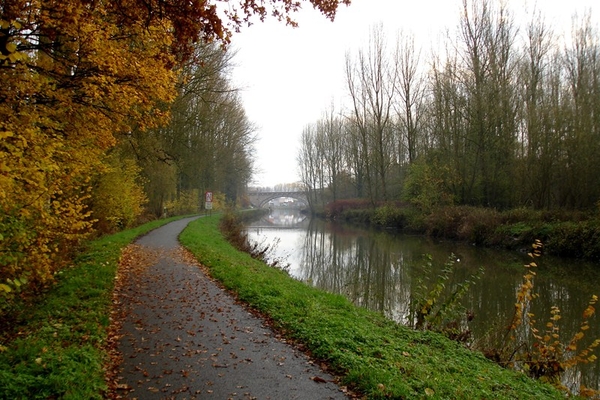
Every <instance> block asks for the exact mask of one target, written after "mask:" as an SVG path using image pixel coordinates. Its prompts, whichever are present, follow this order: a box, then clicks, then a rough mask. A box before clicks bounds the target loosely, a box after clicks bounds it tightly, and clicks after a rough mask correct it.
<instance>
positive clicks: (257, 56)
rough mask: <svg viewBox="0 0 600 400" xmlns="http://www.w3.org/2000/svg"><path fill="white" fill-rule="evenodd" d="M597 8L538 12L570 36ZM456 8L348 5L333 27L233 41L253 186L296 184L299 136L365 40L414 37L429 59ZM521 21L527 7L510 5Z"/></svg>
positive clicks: (257, 28) (318, 20) (577, 4)
mask: <svg viewBox="0 0 600 400" xmlns="http://www.w3.org/2000/svg"><path fill="white" fill-rule="evenodd" d="M597 2H598V0H539V1H538V8H539V9H541V10H542V12H543V13H544V15H545V16H546V20H547V22H548V23H549V24H550V25H551V26H553V27H554V28H555V29H557V30H563V29H566V30H567V31H569V30H570V26H571V18H572V16H573V15H574V14H575V13H577V14H578V15H580V16H581V15H583V13H584V11H585V10H586V9H592V16H593V20H594V21H595V24H598V15H597V14H598V13H600V11H599V10H598V6H597V5H595V4H594V3H597ZM461 4H462V0H419V1H414V0H410V1H409V0H352V5H351V6H349V7H341V8H340V10H339V11H338V15H337V17H336V19H335V21H334V22H330V21H329V20H327V19H326V18H325V17H323V16H322V15H320V14H319V13H318V12H317V11H315V10H313V9H306V10H303V11H302V12H301V13H300V14H298V15H297V18H296V20H297V21H298V23H299V24H300V26H299V27H298V28H291V27H288V26H285V25H284V24H283V23H278V22H277V21H272V20H268V21H266V22H264V23H260V22H257V23H255V24H254V25H252V26H251V27H249V28H243V29H242V32H241V33H236V34H234V36H233V40H232V48H233V49H234V50H236V51H237V55H236V56H235V58H234V63H235V64H236V67H235V68H234V70H233V75H232V80H233V83H234V85H235V86H237V87H239V88H241V89H242V101H243V103H244V107H245V109H246V113H247V115H248V118H249V119H250V121H251V122H252V123H254V124H255V125H256V127H257V136H258V139H259V140H258V142H257V143H256V157H257V160H256V167H257V170H258V173H257V174H256V176H255V184H257V185H260V186H273V185H275V184H278V183H291V182H295V181H298V180H299V177H298V168H297V165H296V154H297V152H298V148H299V141H300V135H301V133H302V130H303V128H304V127H305V126H306V125H308V124H311V123H314V122H316V121H317V120H318V119H319V118H320V117H321V116H322V114H323V112H324V111H326V110H327V109H330V108H331V105H332V104H334V105H335V107H336V109H340V108H341V107H342V105H343V103H344V101H345V100H346V99H347V94H346V87H345V81H344V79H345V76H344V60H345V55H346V53H347V52H350V53H351V54H356V52H357V51H358V49H361V48H362V49H364V48H366V42H367V40H368V35H369V32H370V31H371V30H372V28H373V27H374V26H375V25H377V24H379V23H381V24H382V25H383V27H384V29H385V30H386V31H387V32H389V33H388V40H389V41H392V42H393V41H394V40H395V35H396V32H398V31H399V30H402V31H404V32H407V33H412V34H413V35H414V36H415V40H416V41H417V42H418V43H420V44H421V46H422V54H423V55H422V57H423V58H425V59H427V58H428V54H429V53H430V49H431V47H432V46H434V45H436V44H437V43H439V42H440V40H441V37H442V36H443V35H444V34H445V33H446V32H447V31H448V29H449V30H450V32H451V33H453V32H454V30H455V28H456V26H457V25H458V23H459V16H458V15H459V11H460V6H461ZM508 4H509V8H510V9H511V10H512V11H514V12H515V13H522V12H524V11H525V10H528V9H531V8H533V5H534V4H535V3H534V2H533V1H530V0H509V1H508Z"/></svg>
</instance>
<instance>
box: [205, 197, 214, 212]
mask: <svg viewBox="0 0 600 400" xmlns="http://www.w3.org/2000/svg"><path fill="white" fill-rule="evenodd" d="M212 201H213V193H212V192H206V193H204V209H205V210H211V211H210V212H211V214H212Z"/></svg>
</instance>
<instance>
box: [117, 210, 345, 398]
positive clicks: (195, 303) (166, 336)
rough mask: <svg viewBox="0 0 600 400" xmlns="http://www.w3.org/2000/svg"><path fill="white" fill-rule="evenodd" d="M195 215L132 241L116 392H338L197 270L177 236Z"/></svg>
mask: <svg viewBox="0 0 600 400" xmlns="http://www.w3.org/2000/svg"><path fill="white" fill-rule="evenodd" d="M193 219H194V218H187V219H183V220H179V221H175V222H172V223H170V224H168V225H165V226H163V227H162V228H159V229H157V230H155V231H152V232H151V233H149V234H148V235H146V236H144V237H142V238H140V239H139V240H138V241H137V242H136V245H137V247H136V248H137V250H135V251H134V253H133V254H132V255H130V262H131V263H134V264H135V263H137V264H144V266H143V268H139V265H138V269H137V270H136V271H135V272H134V273H131V271H130V273H129V274H127V273H121V272H120V274H121V278H123V277H124V278H126V279H121V282H120V283H119V284H118V286H119V289H118V291H117V294H116V300H117V301H118V302H119V303H121V304H122V311H124V313H123V320H122V326H121V332H120V334H121V335H122V337H121V338H120V340H119V342H118V350H119V351H120V352H121V354H122V364H121V370H120V371H119V375H120V377H121V378H120V380H119V386H118V387H119V388H120V389H121V390H119V392H118V393H119V395H121V396H123V397H124V398H129V399H140V400H146V399H149V400H152V399H310V400H315V399H345V398H347V397H346V395H345V394H344V392H343V391H342V390H341V389H340V387H339V386H337V385H336V384H335V383H333V381H334V377H333V376H331V375H328V374H327V373H325V372H323V371H322V370H321V369H320V368H319V367H318V366H316V365H315V364H313V363H312V362H311V361H310V360H309V359H308V358H307V357H306V356H305V355H304V354H303V353H301V352H299V351H298V350H296V349H294V348H293V347H292V346H290V345H288V344H286V343H284V342H282V341H280V340H278V339H277V338H276V337H275V335H274V333H273V332H272V331H270V330H269V328H268V327H266V326H265V325H264V321H263V320H261V319H259V318H256V317H255V316H253V315H252V314H250V313H249V312H248V311H246V310H245V309H244V308H243V307H242V306H240V305H238V304H236V302H235V301H234V299H233V298H232V297H231V296H230V295H229V294H228V293H227V292H225V291H224V290H222V289H221V288H219V287H218V286H217V285H216V284H215V283H214V282H212V281H211V280H210V279H209V278H207V276H206V275H205V274H204V273H203V271H202V269H201V268H200V267H199V266H198V265H194V262H193V261H192V260H190V258H189V256H186V255H185V254H186V252H185V251H184V250H183V249H182V248H181V247H180V245H179V243H178V241H177V237H178V235H179V233H180V232H181V231H182V230H183V229H184V228H185V227H186V226H187V224H188V223H189V222H190V221H191V220H193Z"/></svg>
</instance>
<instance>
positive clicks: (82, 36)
mask: <svg viewBox="0 0 600 400" xmlns="http://www.w3.org/2000/svg"><path fill="white" fill-rule="evenodd" d="M43 4H44V6H43V7H41V5H40V3H39V2H31V1H24V0H14V1H10V2H6V3H5V4H4V5H3V15H2V17H1V18H2V19H1V20H0V28H1V29H2V32H1V34H2V37H3V39H4V40H3V41H0V47H2V48H0V53H2V54H3V55H5V57H4V58H3V59H2V60H0V81H1V82H2V85H0V99H1V100H0V282H4V281H6V279H13V278H16V277H23V276H28V277H29V279H28V282H29V283H31V284H32V285H37V286H40V285H44V284H46V283H47V282H49V281H51V280H52V279H53V274H54V273H55V272H56V271H57V270H58V269H59V268H60V267H61V266H63V265H64V264H65V263H66V262H68V259H69V257H70V255H71V253H72V251H74V249H76V246H77V244H78V243H79V242H80V241H81V240H82V239H84V238H85V237H86V235H88V234H89V233H90V232H91V231H92V228H93V218H94V216H92V215H91V214H90V212H91V210H90V208H89V204H90V203H91V204H97V205H98V204H101V203H102V202H103V201H104V200H105V198H106V191H103V190H99V188H95V189H94V190H93V191H92V185H93V183H94V182H93V181H92V180H91V179H90V177H92V176H96V175H97V173H98V172H99V171H102V170H103V158H104V153H105V152H106V151H107V150H108V149H110V148H111V147H113V146H114V145H115V143H116V138H115V134H116V133H126V132H129V131H131V130H132V129H133V128H136V129H142V130H143V129H145V128H148V127H154V126H158V125H160V124H163V123H165V122H166V121H167V117H168V116H167V114H166V113H165V112H164V111H163V110H162V108H163V107H161V105H162V104H165V103H168V102H170V101H171V100H172V99H173V97H174V94H175V89H174V87H175V81H176V79H175V74H174V72H173V71H172V66H173V65H174V56H173V54H172V52H171V45H172V38H173V35H172V32H173V29H172V26H171V24H170V23H169V22H168V21H165V20H160V19H154V20H152V21H149V23H148V24H147V25H146V24H142V23H139V21H136V20H135V19H132V20H131V21H124V20H123V19H122V15H120V14H119V13H118V12H116V10H114V9H112V3H111V2H95V3H93V4H92V3H89V2H80V1H74V0H73V1H71V0H61V1H53V0H50V1H47V2H44V3H43ZM32 33H33V34H32ZM33 38H35V40H34V39H33ZM128 168H130V167H129V166H126V167H125V169H124V170H122V171H121V172H122V174H121V176H120V178H122V179H121V180H120V181H119V184H118V185H117V184H115V187H113V188H112V189H113V190H117V187H120V188H124V187H129V189H130V191H129V192H128V193H127V194H126V197H128V198H136V199H138V200H139V199H140V193H139V191H137V192H136V190H138V189H139V188H135V185H133V186H131V179H130V178H131V176H132V174H133V171H132V170H130V169H128ZM110 176H111V175H110V174H109V175H106V176H105V179H113V178H114V179H116V178H115V176H113V177H112V178H109V177H110ZM128 179H129V181H128ZM99 182H102V180H100V181H99ZM119 185H121V186H119ZM127 185H130V186H127ZM103 187H104V188H105V189H106V187H107V185H106V184H104V186H103ZM92 195H94V196H100V197H99V198H97V199H94V200H92V199H91V196H92ZM102 196H105V197H102ZM120 200H123V199H120ZM104 204H105V205H106V202H104ZM140 206H141V204H140V202H138V203H137V204H131V203H130V204H129V205H126V206H125V205H123V204H121V205H120V207H121V209H120V210H119V212H116V211H115V209H114V207H113V210H112V211H111V212H112V213H113V214H111V215H113V216H115V215H117V217H116V218H119V219H122V220H123V221H124V223H125V224H128V223H130V221H131V216H132V215H136V214H138V213H139V207H140ZM108 208H110V207H108ZM124 208H127V209H124ZM111 212H108V211H107V212H106V215H108V214H110V213H111ZM119 213H120V214H119ZM107 218H109V217H107ZM2 298H3V297H2V295H1V294H0V301H1V300H2ZM0 306H1V304H0ZM0 308H1V307H0ZM0 311H1V310H0Z"/></svg>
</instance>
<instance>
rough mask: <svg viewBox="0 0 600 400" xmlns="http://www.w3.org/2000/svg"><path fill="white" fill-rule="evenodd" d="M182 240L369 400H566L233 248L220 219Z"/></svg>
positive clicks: (194, 226)
mask: <svg viewBox="0 0 600 400" xmlns="http://www.w3.org/2000/svg"><path fill="white" fill-rule="evenodd" d="M180 240H181V241H182V243H183V244H184V245H185V246H186V247H188V248H189V249H190V250H191V251H192V252H193V253H194V254H195V255H196V257H198V259H199V261H200V262H201V263H202V264H204V265H206V266H207V267H208V268H209V270H210V273H211V275H212V276H213V277H215V278H216V279H217V280H219V281H221V282H222V284H223V285H224V286H225V287H226V288H227V289H229V290H231V291H232V292H234V293H235V295H236V296H237V297H238V299H239V300H241V301H243V302H244V303H247V304H249V306H250V307H252V308H254V309H256V310H257V311H258V312H260V313H262V314H263V315H265V316H266V317H267V318H268V319H269V320H270V321H271V323H272V325H273V327H274V328H275V329H277V330H279V331H280V332H281V333H282V334H283V335H285V336H286V337H287V338H289V339H290V340H292V341H294V342H296V343H297V345H298V346H300V347H301V348H303V349H305V350H306V351H308V352H309V353H311V354H312V355H313V357H315V358H317V359H319V360H322V361H323V362H325V363H327V365H328V366H329V369H330V370H331V371H334V372H335V373H336V374H338V375H339V376H340V377H341V379H342V381H343V383H344V384H346V385H349V386H350V387H353V388H354V389H355V390H357V391H359V392H361V393H364V394H365V395H367V397H368V398H427V397H433V398H499V399H503V398H520V399H526V398H531V399H533V398H562V397H563V396H562V394H561V393H559V392H557V391H556V390H555V389H554V388H552V387H551V386H548V385H544V384H542V383H540V382H538V381H534V380H532V379H530V378H527V377H526V376H525V375H523V374H520V373H517V372H514V371H510V370H506V369H503V368H501V367H499V366H498V365H496V364H494V363H493V362H491V361H489V360H487V359H485V358H484V357H483V356H482V355H481V354H478V353H475V352H472V351H470V350H467V349H465V348H464V347H463V346H461V345H460V344H458V343H456V342H453V341H450V340H448V339H446V338H445V337H443V336H441V335H439V334H436V333H433V332H420V331H414V330H411V329H409V328H406V327H403V326H400V325H398V324H396V323H393V322H392V321H389V320H387V319H385V318H384V317H383V316H382V315H380V314H379V313H375V312H369V311H367V310H364V309H360V308H357V307H355V306H354V305H352V304H351V303H350V302H349V301H348V300H346V299H345V298H344V297H343V296H340V295H334V294H329V293H325V292H322V291H320V290H317V289H314V288H312V287H309V286H307V285H305V284H303V283H301V282H299V281H296V280H294V279H291V278H290V277H289V276H288V275H287V274H286V273H284V272H283V271H280V270H278V269H274V268H270V267H268V266H266V265H265V264H264V263H262V262H260V261H257V260H255V259H252V258H251V257H250V256H249V255H248V254H245V253H241V252H238V251H236V250H234V249H233V247H232V246H231V245H230V244H229V243H228V242H226V241H225V240H224V239H223V236H222V235H221V233H220V231H219V229H218V219H217V218H214V217H212V218H203V219H200V220H197V221H195V222H193V223H191V224H190V226H189V227H188V229H186V230H185V231H184V232H183V233H182V235H181V237H180Z"/></svg>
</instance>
